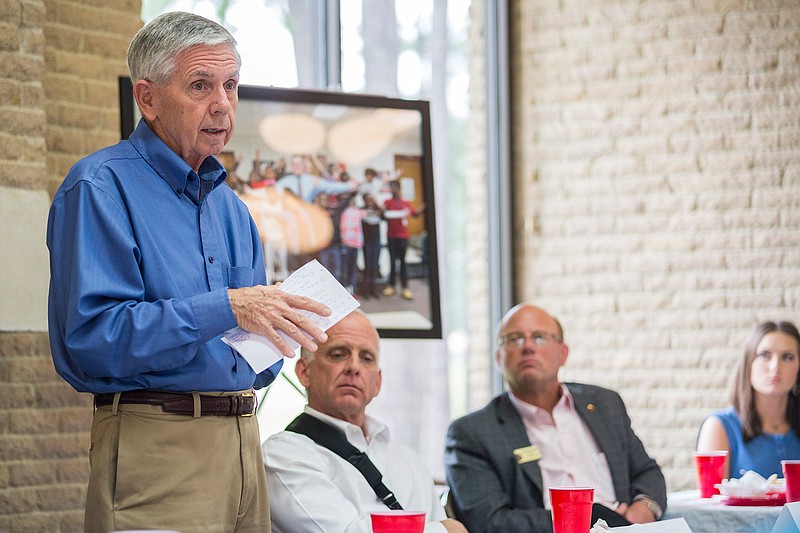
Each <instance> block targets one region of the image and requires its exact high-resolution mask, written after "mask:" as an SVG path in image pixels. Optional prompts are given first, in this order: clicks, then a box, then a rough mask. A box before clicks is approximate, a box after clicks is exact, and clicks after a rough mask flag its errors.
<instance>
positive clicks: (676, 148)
mask: <svg viewBox="0 0 800 533" xmlns="http://www.w3.org/2000/svg"><path fill="white" fill-rule="evenodd" d="M511 6H512V7H511V11H512V13H511V17H510V19H511V21H512V35H511V41H510V42H511V49H512V65H513V67H512V73H513V79H512V86H513V96H512V104H511V105H512V120H513V134H512V138H513V164H512V168H513V176H514V186H515V191H516V194H515V206H514V214H513V218H514V228H515V232H516V233H515V238H514V242H515V243H516V250H515V257H516V287H517V289H518V293H517V295H516V297H517V298H518V300H531V301H534V302H537V303H539V304H541V305H542V306H543V307H545V308H546V309H549V310H550V311H552V312H553V313H554V314H555V315H556V316H558V317H559V318H560V320H561V322H562V323H563V325H564V328H565V331H566V339H567V343H568V344H569V346H570V347H571V353H570V358H569V362H568V363H567V365H566V368H565V369H564V371H563V378H564V379H566V380H579V381H587V382H591V383H599V384H603V385H607V386H609V387H612V388H614V389H617V390H618V391H619V392H620V393H621V394H622V396H623V398H624V399H625V400H626V402H627V404H628V406H629V408H630V412H631V417H632V420H633V424H634V427H635V429H636V431H637V432H638V434H639V436H640V437H641V438H642V440H643V441H644V442H645V444H646V446H647V448H648V450H649V451H650V452H651V453H652V454H653V455H654V456H655V457H656V459H657V460H658V462H659V463H660V464H661V465H662V467H663V468H664V471H665V474H666V477H667V481H668V488H669V489H670V490H679V489H686V488H690V487H692V486H693V484H694V477H693V475H694V474H693V469H692V464H691V451H692V448H693V446H694V440H695V437H696V433H697V429H698V426H699V424H700V422H701V421H702V420H703V418H704V417H705V416H706V415H707V414H709V413H711V412H712V411H714V410H716V409H718V408H721V407H723V406H725V405H726V403H727V402H726V398H727V391H726V385H727V381H728V376H729V374H730V372H731V367H732V366H733V364H734V361H735V360H736V359H737V358H738V356H739V355H740V353H741V352H742V350H743V349H744V340H745V337H746V335H747V334H748V333H749V331H750V329H751V328H752V327H753V326H754V325H755V324H756V323H757V322H758V321H760V320H764V319H786V320H791V321H794V322H800V312H799V311H800V306H798V303H799V302H798V289H797V287H798V285H800V220H798V219H800V216H798V212H800V178H798V173H799V172H798V166H800V139H799V137H800V102H799V100H800V98H799V97H798V94H800V4H798V3H797V2H795V1H791V0H786V1H777V0H776V1H771V2H749V1H747V0H741V1H737V0H728V1H724V2H689V1H679V0H674V1H673V0H668V1H666V0H665V1H638V0H637V1H633V0H630V1H627V0H618V1H608V2H593V1H591V0H574V1H570V2H548V1H537V0H512V2H511ZM474 11H475V10H474ZM476 13H477V12H476ZM477 14H479V13H477ZM473 37H474V38H476V39H477V38H479V37H480V36H479V35H477V34H475V35H474V36H473ZM475 66H477V65H475ZM476 75H478V76H480V75H482V73H481V72H478V71H476V72H473V76H476ZM475 103H476V111H481V110H482V109H481V105H480V103H479V102H478V101H477V100H476V101H475ZM475 129H476V130H477V128H475ZM476 179H478V178H476ZM471 256H472V257H477V256H479V251H474V252H473V253H472V254H471ZM474 273H475V274H476V275H478V274H479V273H480V272H479V271H478V270H477V267H475V269H474ZM480 288H482V287H480ZM480 288H478V289H477V290H480ZM471 301H474V302H479V300H478V299H472V300H471ZM476 315H478V313H477V312H473V313H472V316H476ZM483 330H485V328H482V329H479V331H481V333H482V332H483ZM473 357H474V359H473V360H474V361H476V362H477V361H480V360H481V359H483V360H485V357H486V354H485V353H478V352H476V353H475V354H474V356H473ZM476 367H477V364H476ZM484 368H487V367H484ZM487 372H488V370H487ZM472 379H473V383H484V382H485V381H486V380H485V379H484V380H482V379H479V378H478V377H473V378H472ZM484 396H485V394H484V393H483V391H476V392H475V394H474V396H473V397H474V400H475V401H474V402H473V404H472V405H473V407H477V406H478V405H479V404H481V403H482V402H483V401H484V399H485V398H484Z"/></svg>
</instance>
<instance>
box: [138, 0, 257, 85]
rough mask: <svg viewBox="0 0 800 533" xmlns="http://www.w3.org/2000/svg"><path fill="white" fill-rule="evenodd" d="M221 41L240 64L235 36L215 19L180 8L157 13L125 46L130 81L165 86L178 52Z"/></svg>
mask: <svg viewBox="0 0 800 533" xmlns="http://www.w3.org/2000/svg"><path fill="white" fill-rule="evenodd" d="M220 44H227V45H229V46H230V48H231V52H233V55H234V56H236V64H237V66H239V67H241V66H242V58H241V56H239V52H238V51H237V50H236V39H234V38H233V35H231V33H230V32H229V31H228V30H226V29H225V28H223V27H222V26H220V25H219V24H217V23H216V22H214V21H212V20H209V19H207V18H204V17H201V16H200V15H195V14H193V13H185V12H183V11H171V12H169V13H164V14H163V15H159V16H158V17H156V18H154V19H153V20H152V21H150V22H149V23H148V24H146V25H145V26H144V27H143V28H142V29H140V30H139V31H138V32H137V33H136V35H134V36H133V39H132V40H131V44H130V45H129V46H128V70H129V71H130V74H131V81H132V82H134V83H135V82H137V81H138V80H149V81H151V82H153V83H156V84H158V85H165V84H167V83H169V81H170V78H171V77H172V74H173V73H174V70H175V61H176V59H177V57H178V55H179V54H181V53H182V52H184V51H186V50H188V49H189V48H191V47H193V46H198V45H205V46H217V45H220Z"/></svg>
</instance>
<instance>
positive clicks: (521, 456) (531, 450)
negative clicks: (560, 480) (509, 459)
mask: <svg viewBox="0 0 800 533" xmlns="http://www.w3.org/2000/svg"><path fill="white" fill-rule="evenodd" d="M514 457H516V458H517V464H524V463H530V462H531V461H538V460H539V459H541V458H542V451H541V450H540V449H539V447H538V446H533V445H532V446H525V447H524V448H517V449H516V450H514Z"/></svg>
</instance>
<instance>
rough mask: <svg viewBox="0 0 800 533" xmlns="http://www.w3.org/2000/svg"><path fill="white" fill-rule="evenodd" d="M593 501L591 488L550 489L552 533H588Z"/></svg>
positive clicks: (590, 525) (592, 489) (590, 524)
mask: <svg viewBox="0 0 800 533" xmlns="http://www.w3.org/2000/svg"><path fill="white" fill-rule="evenodd" d="M593 501H594V488H592V487H550V507H551V509H552V513H553V533H588V532H589V530H590V529H591V528H592V502H593Z"/></svg>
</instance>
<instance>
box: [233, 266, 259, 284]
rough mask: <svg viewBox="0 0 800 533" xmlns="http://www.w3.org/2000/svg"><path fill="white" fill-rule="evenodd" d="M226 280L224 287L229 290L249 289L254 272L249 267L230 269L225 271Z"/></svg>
mask: <svg viewBox="0 0 800 533" xmlns="http://www.w3.org/2000/svg"><path fill="white" fill-rule="evenodd" d="M227 273H228V279H227V280H226V285H227V286H228V287H229V288H231V289H240V288H242V287H251V286H252V285H253V278H254V276H255V271H254V270H253V269H252V268H250V267H230V268H228V269H227Z"/></svg>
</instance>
